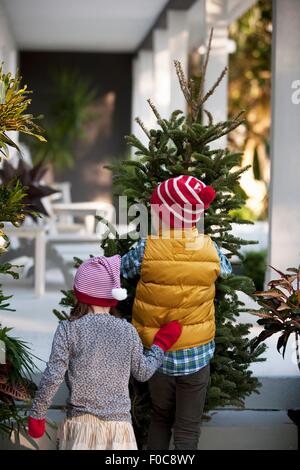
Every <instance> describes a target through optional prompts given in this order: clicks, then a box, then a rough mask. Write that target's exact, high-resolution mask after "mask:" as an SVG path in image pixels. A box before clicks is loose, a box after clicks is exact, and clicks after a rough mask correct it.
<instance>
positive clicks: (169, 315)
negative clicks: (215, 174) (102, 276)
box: [121, 175, 231, 450]
mask: <svg viewBox="0 0 300 470" xmlns="http://www.w3.org/2000/svg"><path fill="white" fill-rule="evenodd" d="M214 197H215V191H214V190H213V188H212V187H209V186H205V184H204V183H203V182H202V181H200V180H198V179H197V178H194V177H192V176H186V175H181V176H179V177H176V178H170V179H169V180H166V181H164V182H162V183H161V184H159V185H158V186H157V187H156V188H155V190H154V191H153V194H152V196H151V199H150V203H151V209H152V212H154V214H156V215H155V217H154V219H156V225H157V221H159V220H160V221H161V224H162V228H161V229H159V228H158V230H157V233H158V236H156V237H152V236H148V237H147V239H146V240H140V241H139V242H138V243H137V245H136V246H135V248H133V249H131V250H130V251H129V252H128V253H127V254H126V255H124V256H123V258H122V265H121V269H122V275H123V276H124V277H127V278H130V277H135V276H137V275H140V280H139V282H138V285H137V289H136V297H135V301H134V306H133V324H134V326H135V327H136V329H137V330H138V332H139V335H140V337H141V339H142V342H143V344H144V347H145V348H149V347H150V345H151V341H152V339H153V337H154V335H155V333H156V331H158V329H159V327H160V325H161V324H163V323H165V322H167V321H170V320H178V321H179V322H180V323H181V325H182V334H181V337H180V338H179V340H178V341H177V342H176V343H175V344H174V345H173V347H172V348H171V349H170V350H169V352H167V354H166V355H165V359H164V362H163V364H162V366H161V368H160V369H159V370H158V371H157V372H156V373H155V374H154V376H153V377H152V378H151V379H150V381H149V389H150V395H151V401H152V417H151V424H150V429H149V440H148V449H151V450H158V449H168V448H169V444H170V438H171V430H172V428H173V434H174V445H175V449H178V450H183V449H189V450H193V449H197V446H198V441H199V434H200V421H201V416H202V412H203V407H204V402H205V396H206V390H207V385H208V382H209V363H210V360H211V359H212V357H213V354H214V349H215V343H214V336H215V318H214V296H215V281H216V279H217V277H218V275H219V274H220V272H221V274H222V275H226V274H229V273H230V272H231V265H230V263H229V261H228V260H227V258H226V257H225V256H224V255H223V254H222V253H221V251H220V250H219V248H218V247H217V245H216V244H215V243H214V242H213V241H212V240H211V238H210V237H209V236H207V235H200V234H199V233H198V230H197V228H196V224H197V223H198V222H199V220H200V218H201V217H202V216H203V212H204V209H207V208H208V207H209V205H210V203H211V202H212V201H213V199H214Z"/></svg>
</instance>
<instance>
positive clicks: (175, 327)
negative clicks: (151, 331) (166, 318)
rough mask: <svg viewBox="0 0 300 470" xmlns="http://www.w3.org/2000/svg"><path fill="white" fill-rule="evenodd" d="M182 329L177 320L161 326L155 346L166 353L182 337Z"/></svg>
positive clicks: (155, 337) (155, 338)
mask: <svg viewBox="0 0 300 470" xmlns="http://www.w3.org/2000/svg"><path fill="white" fill-rule="evenodd" d="M181 331H182V327H181V325H180V323H179V322H178V321H177V320H173V321H171V322H169V323H166V324H165V325H163V326H161V328H160V329H159V330H158V332H157V333H156V335H155V336H154V340H153V344H155V345H156V346H158V347H159V348H161V349H162V350H163V351H164V352H166V351H168V349H170V348H171V346H173V344H174V343H176V341H177V340H178V338H179V336H180V335H181Z"/></svg>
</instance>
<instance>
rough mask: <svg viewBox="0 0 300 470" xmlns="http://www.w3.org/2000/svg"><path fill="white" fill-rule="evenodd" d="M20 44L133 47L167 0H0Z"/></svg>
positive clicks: (97, 48) (95, 48) (63, 47)
mask: <svg viewBox="0 0 300 470" xmlns="http://www.w3.org/2000/svg"><path fill="white" fill-rule="evenodd" d="M1 1H2V2H3V4H4V7H5V10H6V14H7V16H8V19H9V21H10V24H11V28H12V31H13V33H14V37H15V40H16V43H17V46H18V47H19V49H22V50H29V49H30V50H73V51H75V50H76V51H102V52H113V51H118V52H122V51H124V52H125V51H134V50H135V49H136V47H137V46H138V44H139V43H140V42H141V41H142V39H143V37H144V36H145V34H146V33H147V31H148V30H149V29H150V28H151V25H152V24H153V23H154V22H155V20H156V18H157V17H158V16H159V14H160V12H161V11H162V10H163V8H164V7H165V5H166V4H167V3H168V0H109V1H107V0H84V1H83V0H51V1H49V0H0V2H1Z"/></svg>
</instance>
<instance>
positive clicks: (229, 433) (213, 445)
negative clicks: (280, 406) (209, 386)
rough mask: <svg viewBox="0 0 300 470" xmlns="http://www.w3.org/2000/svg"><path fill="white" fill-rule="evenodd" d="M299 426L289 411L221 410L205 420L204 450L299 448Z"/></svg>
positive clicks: (201, 441)
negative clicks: (293, 420) (290, 417)
mask: <svg viewBox="0 0 300 470" xmlns="http://www.w3.org/2000/svg"><path fill="white" fill-rule="evenodd" d="M297 443H298V433H297V427H296V426H295V425H294V424H293V423H292V421H291V420H290V419H289V417H288V416H287V414H286V412H285V411H262V410H261V411H257V410H255V411H254V410H243V411H235V410H220V411H217V412H215V413H213V415H212V419H211V420H210V421H207V422H204V423H203V426H202V433H201V438H200V442H199V449H201V450H295V449H297V445H298V444H297Z"/></svg>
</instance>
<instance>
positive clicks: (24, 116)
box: [0, 64, 45, 433]
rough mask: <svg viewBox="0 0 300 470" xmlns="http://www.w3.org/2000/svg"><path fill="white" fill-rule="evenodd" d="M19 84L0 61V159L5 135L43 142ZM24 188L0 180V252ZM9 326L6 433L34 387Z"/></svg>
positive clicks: (2, 348)
mask: <svg viewBox="0 0 300 470" xmlns="http://www.w3.org/2000/svg"><path fill="white" fill-rule="evenodd" d="M20 85H21V77H13V76H12V75H11V74H10V73H4V71H3V68H2V66H1V64H0V159H3V158H5V159H6V158H7V157H9V151H10V148H14V149H15V150H17V151H19V147H18V144H17V143H16V142H15V141H14V140H13V139H12V138H11V137H10V135H9V134H8V133H9V132H10V131H17V132H19V133H22V134H27V135H30V136H34V137H35V138H37V139H38V140H39V141H45V139H44V137H43V136H42V135H41V129H40V127H39V126H37V125H36V124H35V122H34V117H33V116H32V115H31V114H28V111H27V108H28V106H29V105H30V103H31V100H30V99H29V98H28V94H29V93H30V92H29V91H28V90H27V87H26V85H25V86H22V87H21V86H20ZM26 197H27V192H26V187H24V186H23V185H22V184H21V183H20V182H19V181H18V179H12V180H11V181H9V182H2V183H1V185H0V239H1V244H0V255H2V254H3V253H5V252H6V250H7V247H8V246H9V240H8V238H7V236H6V235H5V232H4V230H5V229H4V224H3V222H10V223H12V224H14V225H15V226H19V225H20V224H21V223H22V222H23V220H24V218H25V216H26V215H27V214H29V213H31V209H30V208H29V207H28V205H27V204H26V203H25V199H26ZM14 268H15V266H13V265H11V264H10V263H3V261H2V263H0V273H1V274H7V275H11V276H13V277H14V278H17V277H18V274H17V273H16V272H15V271H14ZM10 297H11V296H6V295H5V294H4V292H3V290H2V286H1V285H0V310H11V309H10V308H9V299H10ZM11 330H12V329H11V328H8V327H7V326H2V325H1V322H0V353H1V357H0V433H5V432H8V433H10V432H11V431H12V430H13V429H17V431H18V430H19V428H20V426H24V413H23V411H22V410H21V409H20V407H18V406H17V403H16V402H26V401H27V400H29V399H30V398H31V396H32V393H33V391H34V389H35V385H34V383H33V382H32V381H31V373H32V372H33V368H34V362H33V356H32V355H31V353H30V350H29V348H28V346H27V344H26V343H25V342H24V341H22V340H20V339H19V338H16V337H14V336H13V335H11Z"/></svg>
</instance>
